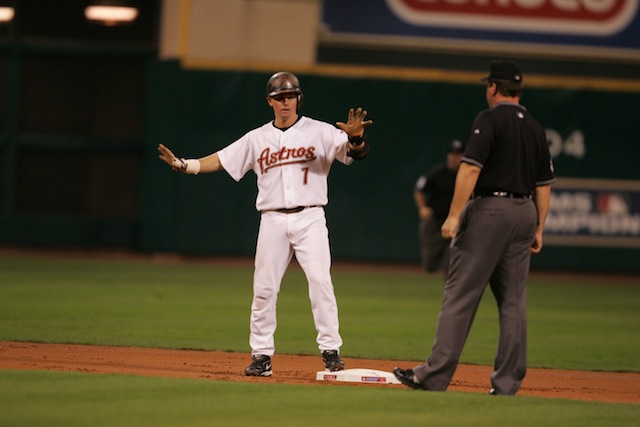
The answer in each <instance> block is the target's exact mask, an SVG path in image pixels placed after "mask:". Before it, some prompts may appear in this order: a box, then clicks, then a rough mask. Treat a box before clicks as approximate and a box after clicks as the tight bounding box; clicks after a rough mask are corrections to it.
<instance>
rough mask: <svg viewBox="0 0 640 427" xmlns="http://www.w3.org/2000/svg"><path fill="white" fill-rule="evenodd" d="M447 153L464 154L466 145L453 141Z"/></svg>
mask: <svg viewBox="0 0 640 427" xmlns="http://www.w3.org/2000/svg"><path fill="white" fill-rule="evenodd" d="M447 153H456V154H462V153H464V144H463V143H462V142H460V141H458V140H457V139H456V140H455V141H452V142H451V144H449V146H448V147H447Z"/></svg>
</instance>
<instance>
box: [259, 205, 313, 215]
mask: <svg viewBox="0 0 640 427" xmlns="http://www.w3.org/2000/svg"><path fill="white" fill-rule="evenodd" d="M321 207H322V205H313V206H296V207H295V208H280V209H267V210H266V211H262V213H265V212H279V213H284V214H292V213H298V212H302V211H303V210H305V209H307V208H321Z"/></svg>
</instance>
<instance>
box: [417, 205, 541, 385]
mask: <svg viewBox="0 0 640 427" xmlns="http://www.w3.org/2000/svg"><path fill="white" fill-rule="evenodd" d="M536 224H537V210H536V207H535V204H534V203H533V201H531V200H529V199H510V198H499V197H487V198H479V199H474V200H471V201H469V202H468V204H467V206H466V207H465V210H464V211H463V212H462V215H461V218H460V227H459V230H458V231H457V234H456V237H455V238H454V239H453V241H452V242H451V254H450V256H451V264H450V268H449V274H448V276H447V280H446V283H445V286H444V295H443V302H442V308H441V310H440V315H439V317H438V326H437V329H436V335H435V340H434V342H433V347H432V350H431V354H430V355H429V358H428V359H427V361H426V363H424V364H422V365H419V366H416V367H415V368H414V369H413V370H414V374H415V375H416V378H417V379H418V380H420V381H421V382H422V383H423V384H424V385H425V386H426V387H427V388H428V389H430V390H440V391H443V390H446V389H447V387H448V385H449V382H450V381H451V378H452V377H453V374H454V372H455V370H456V367H457V366H458V362H459V359H460V354H461V353H462V349H463V347H464V344H465V341H466V339H467V336H468V334H469V330H470V329H471V325H472V323H473V319H474V317H475V314H476V311H477V309H478V305H479V303H480V300H481V298H482V294H483V292H484V289H485V287H486V285H487V283H489V284H490V286H491V290H492V291H493V294H494V296H495V298H496V301H497V303H498V310H499V313H500V340H499V343H498V351H497V354H496V357H495V365H494V371H493V373H492V375H491V382H492V385H493V388H495V389H496V392H497V393H498V394H515V393H516V391H517V390H518V388H519V387H520V384H521V382H522V379H523V378H524V376H525V373H526V362H527V311H526V280H527V276H528V274H529V261H530V258H531V253H530V248H531V244H532V243H533V240H534V236H535V229H536Z"/></svg>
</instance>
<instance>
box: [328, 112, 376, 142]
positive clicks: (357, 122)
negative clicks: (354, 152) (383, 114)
mask: <svg viewBox="0 0 640 427" xmlns="http://www.w3.org/2000/svg"><path fill="white" fill-rule="evenodd" d="M366 116H367V110H363V109H362V108H361V107H358V109H356V110H355V111H354V110H353V108H351V109H349V115H348V116H347V123H344V122H337V123H336V125H337V126H338V127H339V128H340V129H342V130H343V131H345V132H346V133H347V134H348V135H349V137H350V138H357V137H359V136H362V135H364V128H365V127H367V126H369V125H371V124H373V120H365V117H366Z"/></svg>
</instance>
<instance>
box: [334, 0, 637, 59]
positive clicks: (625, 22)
mask: <svg viewBox="0 0 640 427" xmlns="http://www.w3.org/2000/svg"><path fill="white" fill-rule="evenodd" d="M639 2H640V0H351V1H349V2H344V1H342V0H325V1H324V10H323V21H324V25H325V29H326V33H325V38H326V39H329V40H331V39H332V38H333V39H336V38H338V39H342V40H348V39H349V37H352V40H354V41H355V40H357V41H360V42H367V41H368V42H371V43H375V41H376V40H377V41H378V42H384V43H391V44H394V43H395V44H398V45H402V44H403V43H404V44H406V43H412V44H414V45H415V44H416V43H418V44H419V43H420V41H422V42H423V43H424V44H425V45H428V44H436V43H438V42H443V41H447V42H448V43H449V44H451V43H452V42H458V43H459V44H460V45H461V46H463V45H464V46H466V47H467V48H473V47H476V48H478V47H482V46H484V47H485V48H486V47H490V46H493V47H494V48H495V47H496V43H498V44H511V45H514V46H518V45H520V46H521V45H527V46H528V47H529V48H530V49H534V50H535V49H537V50H539V51H541V52H545V49H547V51H548V49H549V48H555V51H558V50H560V51H564V52H567V53H574V54H575V53H576V52H581V53H582V54H585V55H589V54H591V55H594V56H603V55H604V56H612V57H627V58H637V59H640V16H639V13H638V9H639V8H638V3H639ZM465 41H466V42H467V43H465ZM468 42H471V43H468Z"/></svg>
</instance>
